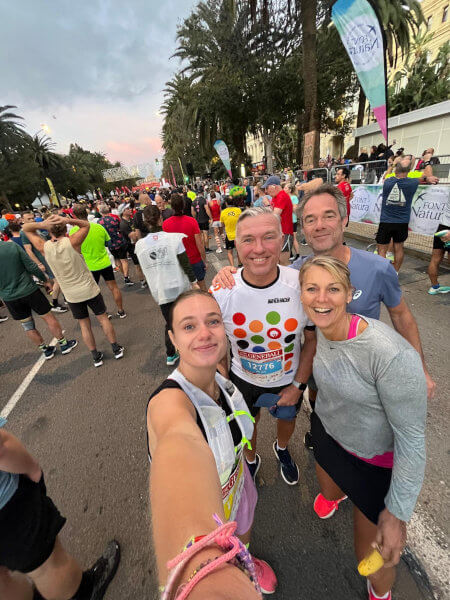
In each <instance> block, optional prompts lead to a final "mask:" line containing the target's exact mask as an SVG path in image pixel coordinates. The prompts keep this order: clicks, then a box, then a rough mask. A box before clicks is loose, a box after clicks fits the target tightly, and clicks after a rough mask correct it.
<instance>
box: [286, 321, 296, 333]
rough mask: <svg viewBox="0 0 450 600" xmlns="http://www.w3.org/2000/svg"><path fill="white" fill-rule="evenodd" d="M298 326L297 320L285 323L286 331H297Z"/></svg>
mask: <svg viewBox="0 0 450 600" xmlns="http://www.w3.org/2000/svg"><path fill="white" fill-rule="evenodd" d="M297 326H298V321H297V319H288V320H287V321H286V322H285V323H284V328H285V329H286V331H294V330H295V329H297Z"/></svg>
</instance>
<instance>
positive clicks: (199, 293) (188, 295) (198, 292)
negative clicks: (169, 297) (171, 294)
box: [168, 289, 220, 330]
mask: <svg viewBox="0 0 450 600" xmlns="http://www.w3.org/2000/svg"><path fill="white" fill-rule="evenodd" d="M192 296H204V297H205V298H211V300H214V302H216V299H215V298H214V297H213V296H212V295H211V294H210V293H209V292H205V290H200V289H194V290H188V291H187V292H183V293H182V294H180V295H179V296H178V298H177V299H176V300H175V301H174V302H173V304H172V306H171V307H170V311H169V321H168V327H169V329H170V330H171V329H172V326H173V313H174V311H175V307H176V306H177V305H178V304H180V302H183V300H186V299H187V298H191V297H192ZM216 304H217V302H216ZM219 312H220V309H219Z"/></svg>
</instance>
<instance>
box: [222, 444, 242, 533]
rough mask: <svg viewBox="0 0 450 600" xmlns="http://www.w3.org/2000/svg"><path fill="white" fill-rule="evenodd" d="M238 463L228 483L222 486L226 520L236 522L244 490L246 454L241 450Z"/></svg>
mask: <svg viewBox="0 0 450 600" xmlns="http://www.w3.org/2000/svg"><path fill="white" fill-rule="evenodd" d="M238 456H239V458H238V461H237V463H236V465H235V467H234V469H233V471H232V472H231V475H230V477H229V478H228V481H227V482H226V483H224V485H223V486H222V502H223V510H224V513H225V519H226V520H227V521H234V520H235V518H236V513H237V510H238V508H239V503H240V500H241V496H242V490H243V489H244V459H243V456H244V453H243V451H242V450H241V451H240V453H239V455H238Z"/></svg>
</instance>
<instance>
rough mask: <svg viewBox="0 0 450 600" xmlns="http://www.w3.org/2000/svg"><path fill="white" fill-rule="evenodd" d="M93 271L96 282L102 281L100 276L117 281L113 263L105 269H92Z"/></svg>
mask: <svg viewBox="0 0 450 600" xmlns="http://www.w3.org/2000/svg"><path fill="white" fill-rule="evenodd" d="M91 273H92V275H93V276H94V279H95V282H96V283H98V282H99V281H100V277H103V279H104V280H105V281H115V277H114V271H113V268H112V265H109V266H108V267H105V268H104V269H99V270H98V271H91Z"/></svg>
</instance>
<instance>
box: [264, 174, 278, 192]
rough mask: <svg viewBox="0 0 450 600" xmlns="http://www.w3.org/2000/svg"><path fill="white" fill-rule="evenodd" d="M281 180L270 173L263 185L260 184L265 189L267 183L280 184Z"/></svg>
mask: <svg viewBox="0 0 450 600" xmlns="http://www.w3.org/2000/svg"><path fill="white" fill-rule="evenodd" d="M280 183H281V180H280V178H279V177H277V176H276V175H271V176H270V177H268V178H267V181H266V182H265V183H264V185H262V186H261V188H262V189H263V190H265V189H266V187H267V186H269V185H280Z"/></svg>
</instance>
